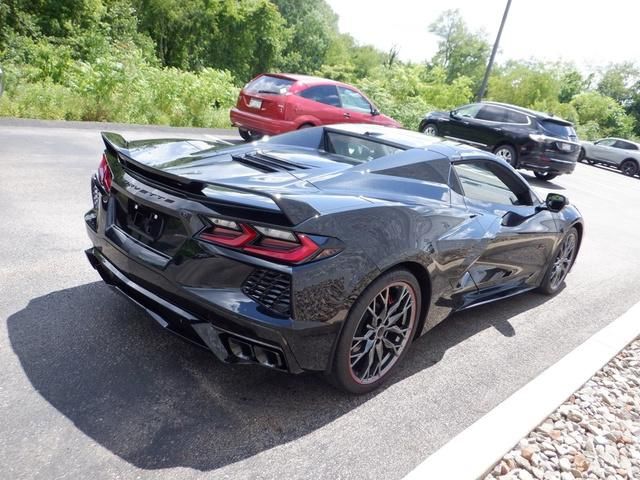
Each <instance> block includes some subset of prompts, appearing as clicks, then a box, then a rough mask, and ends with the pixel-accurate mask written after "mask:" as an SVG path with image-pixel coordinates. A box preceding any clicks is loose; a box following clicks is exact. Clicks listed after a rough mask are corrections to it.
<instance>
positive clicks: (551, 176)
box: [533, 172, 558, 182]
mask: <svg viewBox="0 0 640 480" xmlns="http://www.w3.org/2000/svg"><path fill="white" fill-rule="evenodd" d="M533 174H534V175H535V176H536V178H539V179H540V180H546V181H547V182H548V181H550V180H553V179H554V178H556V177H557V176H558V174H557V173H549V172H533Z"/></svg>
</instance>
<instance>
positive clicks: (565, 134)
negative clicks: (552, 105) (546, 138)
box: [540, 120, 578, 142]
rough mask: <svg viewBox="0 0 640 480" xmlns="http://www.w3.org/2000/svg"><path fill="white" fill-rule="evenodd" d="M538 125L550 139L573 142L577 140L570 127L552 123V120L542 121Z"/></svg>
mask: <svg viewBox="0 0 640 480" xmlns="http://www.w3.org/2000/svg"><path fill="white" fill-rule="evenodd" d="M540 123H541V125H542V128H543V129H544V130H545V131H546V132H547V134H548V135H550V136H552V137H557V138H564V139H567V140H571V141H574V142H575V141H576V140H577V139H578V136H577V135H576V131H575V130H574V128H573V126H572V125H567V124H566V123H558V122H554V121H553V120H542V121H541V122H540Z"/></svg>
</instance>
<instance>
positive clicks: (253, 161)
mask: <svg viewBox="0 0 640 480" xmlns="http://www.w3.org/2000/svg"><path fill="white" fill-rule="evenodd" d="M231 158H233V160H234V161H236V162H238V163H242V164H244V165H247V166H249V167H252V168H255V169H256V170H260V171H262V172H268V173H271V172H283V171H284V172H290V171H292V170H306V169H308V168H309V167H307V166H306V165H300V164H298V163H294V162H290V161H289V160H285V159H283V158H280V157H277V156H275V155H267V154H265V153H263V152H260V151H257V152H249V153H245V154H244V155H233V156H232V157H231Z"/></svg>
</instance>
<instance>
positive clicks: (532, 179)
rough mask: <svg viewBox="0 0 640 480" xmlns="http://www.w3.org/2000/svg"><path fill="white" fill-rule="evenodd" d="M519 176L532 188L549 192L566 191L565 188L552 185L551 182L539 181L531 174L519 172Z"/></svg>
mask: <svg viewBox="0 0 640 480" xmlns="http://www.w3.org/2000/svg"><path fill="white" fill-rule="evenodd" d="M520 175H522V176H523V177H524V178H525V179H526V180H527V182H529V185H532V186H534V187H539V188H546V189H549V190H566V188H564V187H563V186H562V185H558V184H557V183H553V181H548V180H540V179H538V178H536V177H535V176H534V175H533V174H531V175H529V174H528V173H524V172H520Z"/></svg>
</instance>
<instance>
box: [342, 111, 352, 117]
mask: <svg viewBox="0 0 640 480" xmlns="http://www.w3.org/2000/svg"><path fill="white" fill-rule="evenodd" d="M342 116H343V117H344V118H351V114H350V113H349V112H344V113H343V115H342Z"/></svg>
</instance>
